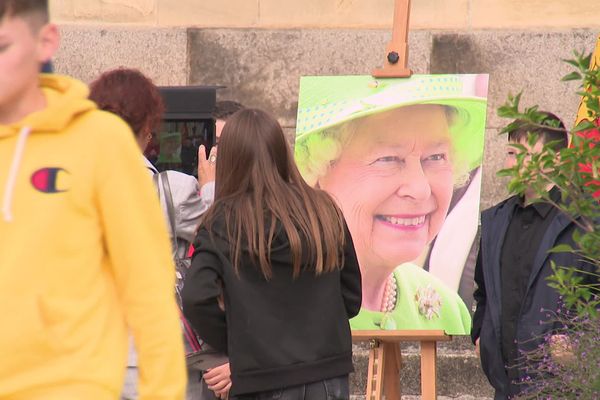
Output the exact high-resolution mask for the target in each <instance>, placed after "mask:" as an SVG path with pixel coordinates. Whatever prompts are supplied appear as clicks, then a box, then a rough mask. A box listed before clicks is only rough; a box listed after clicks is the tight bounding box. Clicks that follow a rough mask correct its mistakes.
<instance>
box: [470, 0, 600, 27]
mask: <svg viewBox="0 0 600 400" xmlns="http://www.w3.org/2000/svg"><path fill="white" fill-rule="evenodd" d="M592 10H596V12H594V11H592ZM597 11H598V1H597V0H578V1H577V2H574V1H565V0H527V1H523V0H471V26H472V27H473V28H474V29H490V28H492V29H502V28H513V29H514V28H531V27H550V28H552V29H557V28H558V29H560V28H566V29H572V28H583V27H591V26H598V25H599V21H598V13H597Z"/></svg>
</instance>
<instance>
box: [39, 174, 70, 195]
mask: <svg viewBox="0 0 600 400" xmlns="http://www.w3.org/2000/svg"><path fill="white" fill-rule="evenodd" d="M68 174H69V172H68V171H67V170H65V169H63V168H42V169H38V170H37V171H35V172H34V173H33V175H31V184H32V185H33V187H34V188H36V189H37V190H39V191H40V192H42V193H61V192H66V191H67V190H69V189H68V188H67V187H65V186H66V185H65V184H64V183H65V182H64V179H61V178H62V177H63V176H64V175H68Z"/></svg>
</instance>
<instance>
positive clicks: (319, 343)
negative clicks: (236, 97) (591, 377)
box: [183, 109, 361, 400]
mask: <svg viewBox="0 0 600 400" xmlns="http://www.w3.org/2000/svg"><path fill="white" fill-rule="evenodd" d="M216 175H217V176H216V193H215V204H214V205H213V207H212V208H211V209H209V211H208V212H207V213H206V214H205V216H204V218H203V222H202V225H201V228H200V231H199V233H198V236H197V238H196V243H195V245H196V251H195V254H194V259H193V262H192V267H191V269H190V271H189V272H188V274H187V276H186V280H185V286H184V289H183V307H184V313H185V315H186V317H187V318H188V319H189V321H190V322H191V323H192V325H193V327H194V329H195V330H196V331H197V332H198V334H199V336H200V337H202V338H203V339H204V340H205V341H206V342H207V343H208V344H209V345H210V346H212V347H214V348H215V349H216V350H219V351H222V352H225V353H227V354H228V356H229V359H230V364H231V383H232V386H231V392H230V393H231V395H232V396H233V398H234V399H255V398H259V396H260V399H269V398H279V399H315V400H316V399H323V400H325V399H332V398H333V399H338V398H339V399H347V398H349V393H348V374H349V373H350V372H352V369H353V367H352V341H351V334H350V327H349V324H348V319H349V318H351V317H353V316H355V315H356V314H357V313H358V311H359V309H360V305H361V276H360V272H359V268H358V262H357V259H356V254H355V251H354V246H353V243H352V238H351V237H350V234H349V232H348V229H347V227H346V224H345V221H344V219H343V216H342V214H341V211H340V209H339V208H338V207H337V206H336V205H335V203H334V201H333V199H332V198H331V197H329V195H328V194H326V193H325V192H322V191H320V190H318V189H313V188H311V187H310V186H308V185H307V184H306V183H305V182H304V180H303V179H302V177H301V176H300V173H299V172H298V170H297V168H296V165H295V163H294V160H293V157H292V153H291V150H290V148H289V145H288V143H287V141H286V139H285V136H284V134H283V131H282V129H281V127H280V125H279V124H278V123H277V121H276V120H275V119H274V118H272V117H271V116H269V115H268V114H267V113H265V112H263V111H260V110H252V109H246V110H242V111H239V112H237V113H236V114H234V115H233V116H232V117H231V118H230V119H229V120H228V121H227V124H226V125H225V128H224V130H223V133H222V136H221V140H220V144H219V156H218V158H217V165H216ZM221 293H222V294H223V299H224V307H220V306H219V296H220V295H221ZM327 396H329V397H327ZM331 396H334V397H331Z"/></svg>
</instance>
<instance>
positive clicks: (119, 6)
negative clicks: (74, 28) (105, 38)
mask: <svg viewBox="0 0 600 400" xmlns="http://www.w3.org/2000/svg"><path fill="white" fill-rule="evenodd" d="M50 12H51V14H52V16H53V18H54V19H55V21H57V22H74V21H77V22H81V21H102V22H103V23H106V22H120V23H147V24H154V23H155V22H156V17H157V14H156V0H112V1H102V0H87V1H81V0H63V1H51V2H50Z"/></svg>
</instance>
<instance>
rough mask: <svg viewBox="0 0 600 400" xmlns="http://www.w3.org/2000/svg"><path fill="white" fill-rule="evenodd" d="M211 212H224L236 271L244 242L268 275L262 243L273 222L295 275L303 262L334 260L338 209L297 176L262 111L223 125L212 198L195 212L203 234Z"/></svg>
mask: <svg viewBox="0 0 600 400" xmlns="http://www.w3.org/2000/svg"><path fill="white" fill-rule="evenodd" d="M217 217H224V219H225V227H226V234H227V238H228V240H229V244H230V246H231V247H230V248H231V253H230V254H231V256H232V258H233V259H232V262H233V265H234V267H235V268H236V271H237V270H238V268H239V261H240V257H241V251H242V249H246V250H247V251H248V252H249V254H250V257H251V258H252V261H253V262H254V263H255V264H256V265H257V266H259V267H260V269H261V272H262V274H263V275H264V276H265V278H267V279H269V278H270V277H271V276H272V272H273V271H272V269H271V265H270V250H271V246H272V244H273V240H274V237H275V236H276V228H277V222H279V223H280V224H281V225H282V226H283V229H284V230H285V233H286V235H287V238H288V240H289V243H290V248H291V253H292V264H293V273H294V276H295V277H297V276H298V275H299V274H300V271H301V270H302V267H303V265H305V266H306V267H310V268H311V269H312V268H314V271H315V273H316V274H317V275H318V274H321V273H323V272H329V271H332V270H334V269H336V268H341V267H342V264H343V246H344V241H345V239H344V237H345V235H344V223H343V217H342V213H341V211H340V209H339V208H338V207H337V206H336V205H335V203H334V201H333V199H332V198H331V197H330V196H329V195H328V194H327V193H325V192H323V191H320V190H318V189H313V188H311V187H310V186H308V184H306V183H305V182H304V180H303V179H302V177H301V175H300V172H298V169H297V168H296V164H295V163H294V160H293V157H292V152H291V150H290V147H289V145H288V143H287V141H286V139H285V135H284V133H283V130H282V129H281V126H280V125H279V123H278V122H277V121H276V120H275V119H274V118H273V117H271V116H270V115H269V114H267V113H266V112H264V111H261V110H256V109H245V110H241V111H238V112H237V113H235V114H234V115H232V116H231V117H230V118H229V119H228V120H227V124H226V125H225V127H224V129H223V132H222V134H221V138H220V141H219V150H218V157H217V165H216V187H215V205H214V206H213V207H212V208H211V209H210V210H209V211H208V212H207V213H206V214H205V217H204V218H203V224H204V226H205V227H206V228H207V229H208V231H209V232H211V234H212V233H213V229H212V227H213V222H214V221H215V219H216V218H217ZM304 252H306V254H305V253H304Z"/></svg>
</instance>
